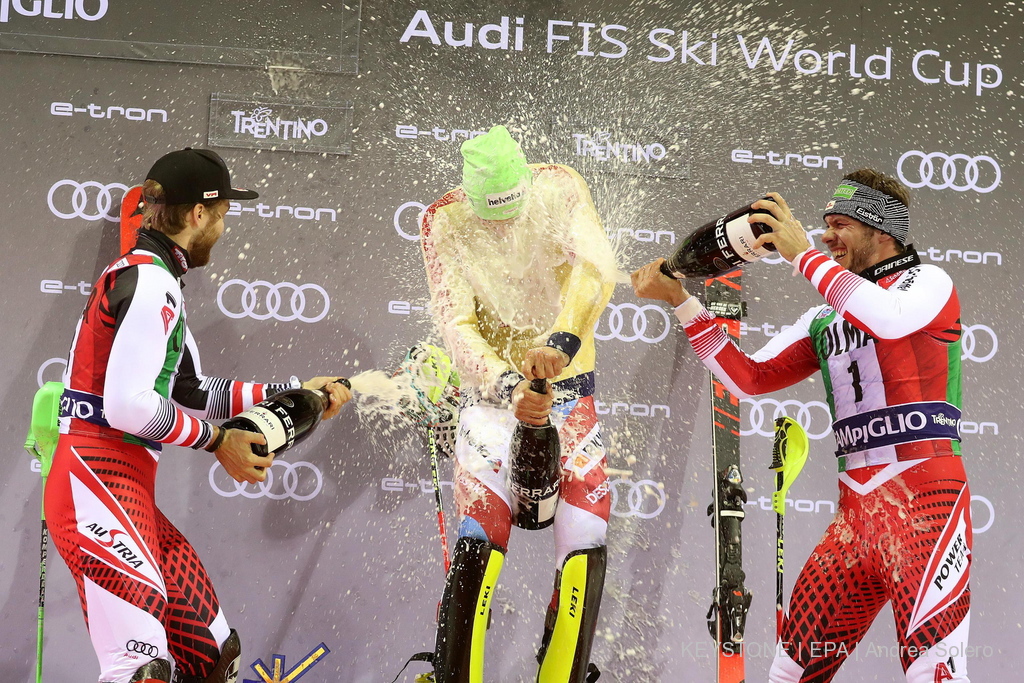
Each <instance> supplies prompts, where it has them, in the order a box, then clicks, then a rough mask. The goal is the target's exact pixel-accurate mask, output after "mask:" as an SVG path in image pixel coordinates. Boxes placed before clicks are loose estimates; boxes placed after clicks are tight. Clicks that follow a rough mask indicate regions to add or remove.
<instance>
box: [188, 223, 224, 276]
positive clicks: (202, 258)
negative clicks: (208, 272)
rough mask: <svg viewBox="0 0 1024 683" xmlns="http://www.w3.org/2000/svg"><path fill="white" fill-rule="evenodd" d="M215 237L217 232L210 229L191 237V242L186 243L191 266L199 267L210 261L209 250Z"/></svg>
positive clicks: (214, 241) (214, 242) (215, 241)
mask: <svg viewBox="0 0 1024 683" xmlns="http://www.w3.org/2000/svg"><path fill="white" fill-rule="evenodd" d="M217 238H218V236H217V234H216V233H214V231H213V230H210V229H207V230H204V231H203V232H202V233H200V234H198V235H196V236H195V237H193V238H192V243H191V244H189V245H188V259H189V261H190V262H191V265H192V267H193V268H201V267H202V266H205V265H206V264H207V263H209V262H210V252H211V251H212V250H213V245H214V244H216V243H217Z"/></svg>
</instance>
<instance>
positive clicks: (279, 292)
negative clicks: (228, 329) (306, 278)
mask: <svg viewBox="0 0 1024 683" xmlns="http://www.w3.org/2000/svg"><path fill="white" fill-rule="evenodd" d="M234 288H240V289H241V292H240V294H239V302H240V305H241V310H240V311H236V310H229V309H228V307H227V305H225V303H224V299H225V297H226V294H227V292H228V290H233V289H234ZM311 294H315V296H310V295H311ZM234 296H235V292H234V291H232V292H231V295H230V297H227V298H228V299H229V300H230V301H232V302H234V300H235V299H234ZM264 297H265V298H264ZM307 297H309V298H307ZM217 306H218V307H219V308H220V310H221V313H223V314H224V315H226V316H227V317H229V318H246V317H248V318H255V319H256V320H269V319H271V318H273V319H274V320H279V321H281V322H290V321H292V320H300V321H302V322H304V323H315V322H319V321H321V320H323V319H324V317H325V316H326V315H327V312H328V311H329V310H331V297H329V296H327V292H326V290H324V288H323V287H321V286H320V285H314V284H310V283H307V284H303V285H296V284H294V283H291V282H279V283H277V284H274V283H272V282H267V281H266V280H257V281H256V282H251V283H250V282H246V281H245V280H228V281H227V282H225V283H224V284H222V285H221V286H220V290H219V291H218V292H217ZM307 306H308V308H307ZM233 308H234V307H233ZM314 311H319V312H314Z"/></svg>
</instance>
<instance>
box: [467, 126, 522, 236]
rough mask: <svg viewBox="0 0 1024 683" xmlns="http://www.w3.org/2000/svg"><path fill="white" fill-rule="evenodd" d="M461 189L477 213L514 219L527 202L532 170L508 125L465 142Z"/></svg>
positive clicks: (493, 219) (481, 216)
mask: <svg viewBox="0 0 1024 683" xmlns="http://www.w3.org/2000/svg"><path fill="white" fill-rule="evenodd" d="M462 159H463V163H462V189H463V191H464V192H465V193H466V197H468V198H469V202H470V204H471V205H472V207H473V211H474V212H475V213H476V215H477V216H479V217H480V218H483V219H484V220H488V221H500V220H504V219H506V218H515V217H516V216H518V215H519V212H520V211H522V210H523V205H524V204H525V203H526V191H527V189H529V187H530V184H531V182H532V181H533V172H532V171H530V167H529V166H527V165H526V158H525V157H524V156H523V152H522V150H521V149H520V148H519V143H518V142H516V141H515V140H513V139H512V136H511V135H509V133H508V130H507V129H506V128H505V126H494V127H493V128H491V129H490V130H489V131H487V132H486V133H484V134H483V135H478V136H477V137H475V138H472V139H471V140H466V141H465V142H463V143H462Z"/></svg>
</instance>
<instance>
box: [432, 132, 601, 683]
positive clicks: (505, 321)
mask: <svg viewBox="0 0 1024 683" xmlns="http://www.w3.org/2000/svg"><path fill="white" fill-rule="evenodd" d="M462 157H463V160H464V164H463V174H462V185H461V187H458V188H456V189H455V190H452V191H451V192H448V193H447V194H445V195H444V196H443V197H441V198H440V199H439V200H437V201H436V202H434V203H433V204H432V205H431V206H430V207H429V208H428V209H427V210H426V212H425V213H424V216H423V220H422V225H421V236H422V246H423V254H424V259H425V264H426V271H427V279H428V283H429V287H430V293H431V303H432V310H433V313H434V317H435V322H436V324H437V325H438V327H439V328H440V331H441V333H442V336H443V337H444V340H445V342H446V344H447V346H448V349H449V351H450V352H451V355H452V359H453V361H454V363H455V364H456V366H457V367H458V370H459V373H460V375H461V377H462V391H463V393H464V396H465V398H464V405H463V408H462V411H461V417H460V421H459V429H458V434H457V437H456V445H455V454H456V463H455V500H456V505H457V507H458V514H459V520H460V525H459V538H458V542H457V543H456V546H455V551H454V553H453V559H452V566H451V570H450V571H449V573H448V577H447V581H446V583H445V588H444V595H443V598H442V600H441V607H440V611H439V614H438V630H437V640H436V646H435V651H434V653H433V657H432V661H433V664H434V676H435V677H436V678H435V680H436V681H437V683H464V682H468V681H474V682H477V681H481V680H482V676H483V669H484V639H485V634H486V631H487V626H488V624H489V622H490V609H489V604H490V600H491V598H492V596H493V591H494V589H495V586H496V584H497V579H498V574H499V572H500V571H501V567H502V563H503V561H504V557H505V553H506V550H507V548H508V542H509V536H510V531H511V527H512V524H513V523H514V521H515V520H514V519H513V507H512V505H513V501H512V494H511V493H510V490H509V482H508V478H509V472H508V458H509V448H510V441H511V438H512V434H513V430H514V428H515V426H516V424H517V419H518V420H522V421H523V422H526V423H529V424H533V425H542V424H544V423H545V422H546V420H547V419H548V418H549V417H550V419H551V421H552V423H553V424H554V425H555V426H556V427H558V430H559V437H560V442H561V448H562V452H561V464H562V470H561V481H560V491H559V502H558V505H557V508H556V511H555V516H554V537H555V565H556V568H557V569H556V574H555V587H554V593H553V595H552V598H551V603H550V605H549V607H548V615H547V619H546V623H545V629H544V635H543V638H542V642H541V646H540V652H539V654H538V657H537V659H538V662H539V673H538V680H539V681H544V682H546V683H556V682H557V683H566V682H569V681H572V682H573V683H578V682H581V681H583V680H584V679H585V678H586V677H587V676H588V673H589V675H590V676H591V680H592V678H593V676H594V675H595V673H594V672H596V668H595V667H594V666H593V665H592V664H590V650H591V645H592V643H593V637H594V630H595V626H596V622H597V613H598V607H599V605H600V602H601V596H602V593H603V586H604V575H605V565H606V557H607V555H606V547H605V533H606V530H607V526H608V515H609V512H610V498H609V489H608V482H607V475H606V473H605V450H604V447H603V445H602V442H601V435H600V428H599V425H598V421H597V413H596V410H595V407H594V397H593V394H594V356H595V351H594V326H595V325H596V323H597V320H598V318H599V316H600V315H601V312H602V311H603V310H604V309H605V306H606V305H607V303H608V300H609V299H610V298H611V293H612V289H613V287H614V278H615V275H614V273H615V272H616V269H615V265H614V256H613V253H612V250H611V246H610V245H609V243H608V240H607V237H606V236H605V233H604V230H603V228H602V226H601V221H600V219H599V217H598V214H597V209H596V208H595V206H594V203H593V200H592V199H591V196H590V190H589V189H588V187H587V184H586V183H585V182H584V180H583V178H581V177H580V176H579V174H577V173H576V172H575V171H574V170H572V169H571V168H568V167H566V166H560V165H556V164H532V165H530V164H527V162H526V159H525V158H524V157H523V154H522V152H521V150H520V148H519V144H518V143H517V142H516V141H515V140H513V139H512V137H511V136H510V135H509V133H508V131H507V130H506V129H505V128H504V127H503V126H496V127H494V128H491V129H490V131H489V132H487V133H486V134H484V135H481V136H478V137H476V138H473V139H471V140H467V141H466V142H464V143H463V145H462ZM535 378H545V379H548V380H550V381H551V384H550V385H549V388H548V393H546V394H541V393H538V392H534V391H531V390H530V388H529V387H530V380H533V379H535ZM509 408H511V410H510V409H509ZM580 595H582V596H584V597H583V599H582V600H580V601H579V604H578V607H580V608H581V609H575V607H576V606H577V605H576V603H575V600H576V598H577V596H580ZM570 599H572V601H573V602H572V604H571V605H570ZM570 606H572V607H573V608H574V609H571V610H570V609H569V607H570Z"/></svg>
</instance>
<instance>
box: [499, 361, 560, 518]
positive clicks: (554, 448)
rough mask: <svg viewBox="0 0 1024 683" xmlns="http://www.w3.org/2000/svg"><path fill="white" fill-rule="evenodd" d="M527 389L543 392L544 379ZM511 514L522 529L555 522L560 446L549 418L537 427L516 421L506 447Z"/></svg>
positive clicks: (533, 383)
mask: <svg viewBox="0 0 1024 683" xmlns="http://www.w3.org/2000/svg"><path fill="white" fill-rule="evenodd" d="M530 390H531V391H536V392H537V393H538V394H543V393H547V380H544V379H535V380H533V381H532V382H530ZM508 469H509V479H510V482H509V483H510V488H511V490H512V517H513V519H514V520H515V523H516V526H518V527H521V528H523V529H543V528H545V527H548V526H551V524H552V523H554V521H555V506H556V505H557V504H558V485H559V480H560V479H561V476H562V449H561V446H560V445H559V442H558V430H557V429H555V427H554V425H552V424H551V420H550V419H549V420H548V421H547V422H546V424H543V425H541V426H537V425H532V424H527V423H525V422H520V423H519V424H517V425H516V429H515V431H514V432H513V433H512V444H511V447H510V449H509V464H508Z"/></svg>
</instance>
